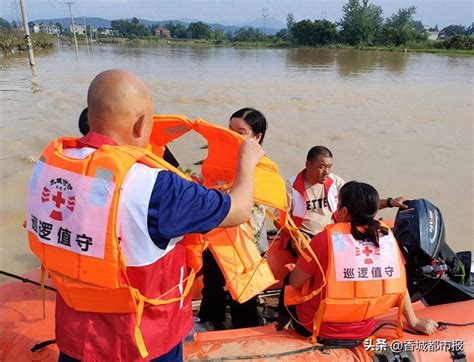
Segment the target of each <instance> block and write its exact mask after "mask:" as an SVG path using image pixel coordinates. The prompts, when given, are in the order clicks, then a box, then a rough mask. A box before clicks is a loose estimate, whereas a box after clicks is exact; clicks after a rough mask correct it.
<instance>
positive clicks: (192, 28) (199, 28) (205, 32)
mask: <svg viewBox="0 0 474 362" xmlns="http://www.w3.org/2000/svg"><path fill="white" fill-rule="evenodd" d="M188 33H189V34H190V35H191V38H192V39H210V38H211V33H212V29H211V27H210V26H209V25H207V24H204V23H203V22H202V21H198V22H196V23H191V24H189V27H188Z"/></svg>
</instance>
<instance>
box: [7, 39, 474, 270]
mask: <svg viewBox="0 0 474 362" xmlns="http://www.w3.org/2000/svg"><path fill="white" fill-rule="evenodd" d="M36 61H37V68H38V70H37V74H36V75H35V76H32V75H31V72H30V70H29V67H28V62H27V58H26V54H23V55H20V56H11V57H3V58H2V57H1V56H0V111H1V113H0V117H1V118H0V120H1V121H0V220H1V221H0V269H3V270H7V271H10V272H14V273H24V272H26V271H28V270H29V269H31V268H32V266H35V265H37V263H36V260H35V258H34V257H33V256H32V254H31V253H30V252H29V249H28V245H27V240H26V233H25V231H24V229H23V228H22V226H21V225H22V223H23V220H24V209H25V194H26V189H27V182H28V178H29V176H30V174H31V171H32V168H33V163H32V162H31V161H33V160H34V158H35V157H37V156H38V154H39V153H40V151H41V149H42V148H43V147H44V146H45V145H46V144H47V142H48V141H50V140H51V139H53V138H55V137H58V136H61V135H78V130H77V118H78V116H79V113H80V112H81V110H82V109H83V108H84V107H85V105H86V92H87V87H88V85H89V83H90V81H91V80H92V78H93V77H94V76H95V75H96V74H97V73H98V72H100V71H102V70H105V69H109V68H125V69H128V70H130V71H132V72H134V73H136V74H138V75H139V76H140V77H142V78H143V79H144V80H146V82H147V84H148V85H149V87H150V89H151V91H152V95H153V97H154V104H155V112H156V113H161V114H167V113H168V114H170V113H173V114H185V115H187V116H188V117H189V118H191V119H194V118H197V117H201V118H204V119H206V120H208V121H212V122H215V123H218V124H221V125H227V124H228V118H229V116H230V115H231V114H232V113H233V112H234V111H236V110H237V109H239V108H242V107H245V106H250V107H255V108H257V109H259V110H261V111H262V112H263V113H264V114H265V115H266V117H267V119H268V121H269V130H268V133H267V135H266V137H265V144H264V148H265V150H266V152H267V154H268V155H269V156H270V158H272V159H273V160H274V161H276V162H277V163H278V165H279V167H280V171H281V173H282V175H283V176H284V177H285V178H286V177H289V176H292V175H293V174H295V173H297V172H298V171H299V170H300V169H302V168H303V167H304V163H305V158H306V153H307V151H308V149H309V148H310V147H312V146H314V145H325V146H327V147H328V148H330V149H331V150H332V151H333V154H334V161H335V165H334V168H333V172H334V173H336V174H338V175H340V176H341V177H343V178H344V179H345V180H346V181H349V180H353V179H356V180H359V181H365V182H368V183H370V184H372V185H374V186H375V187H376V188H377V189H378V190H379V192H380V194H381V196H382V197H388V196H391V197H396V196H399V195H404V196H406V197H407V198H420V197H423V198H426V199H428V200H430V201H431V202H433V203H434V204H435V205H437V206H438V207H439V208H440V209H441V211H442V213H443V216H444V221H445V225H446V230H447V240H448V242H449V243H450V245H451V247H452V248H453V249H454V250H456V251H460V250H473V249H474V248H473V236H474V228H473V188H474V186H473V177H474V169H473V158H474V156H473V121H474V117H473V76H474V58H472V57H452V56H445V55H433V54H421V53H420V54H410V53H392V52H375V51H373V52H372V51H355V50H321V49H236V48H194V47H175V46H161V47H142V48H134V47H123V46H94V47H93V49H92V50H91V54H90V55H88V54H87V51H86V49H85V48H81V49H80V59H79V61H76V59H75V55H74V51H73V50H72V49H71V48H69V47H62V46H60V47H59V48H58V49H56V50H52V51H48V52H43V53H37V58H36ZM203 143H204V142H203V141H202V140H201V139H199V138H198V137H197V136H187V137H186V138H185V139H184V140H180V141H178V142H176V143H174V144H172V145H171V146H170V148H171V149H172V151H173V153H175V154H176V155H177V158H178V159H179V160H180V162H181V164H182V165H183V166H184V167H188V166H192V164H193V162H195V161H198V160H200V159H202V158H203V157H204V152H205V151H203V150H200V149H199V147H200V146H201V145H202V144H203ZM381 214H382V216H389V217H394V215H395V211H394V210H393V209H392V210H388V211H384V212H382V213H381Z"/></svg>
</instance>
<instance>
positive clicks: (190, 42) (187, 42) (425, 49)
mask: <svg viewBox="0 0 474 362" xmlns="http://www.w3.org/2000/svg"><path fill="white" fill-rule="evenodd" d="M440 42H441V41H429V42H427V43H426V44H425V43H412V44H407V45H402V46H393V45H387V46H368V45H367V46H365V45H359V46H350V45H347V44H330V45H326V46H319V47H309V46H299V45H295V44H292V43H290V42H288V41H285V40H281V39H279V40H272V41H266V42H236V41H230V40H227V39H218V40H216V39H161V38H156V37H144V38H136V39H128V38H120V37H113V38H112V37H111V38H101V39H99V40H98V43H99V44H120V45H132V46H140V45H153V44H156V45H178V46H200V47H234V48H256V49H261V48H284V49H286V48H317V49H354V50H364V51H366V50H369V51H388V52H402V53H406V52H415V53H432V54H446V55H460V56H474V49H446V48H442V47H435V45H436V46H440V45H441V43H440Z"/></svg>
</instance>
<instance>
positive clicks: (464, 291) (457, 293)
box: [393, 199, 474, 305]
mask: <svg viewBox="0 0 474 362" xmlns="http://www.w3.org/2000/svg"><path fill="white" fill-rule="evenodd" d="M406 205H407V206H408V209H405V210H402V209H400V210H399V211H398V213H397V216H396V218H395V227H394V229H393V232H394V235H395V237H396V238H397V240H398V243H399V245H400V249H401V250H402V253H403V256H404V257H405V260H406V265H405V266H406V271H407V284H408V290H409V292H410V295H411V296H412V299H413V298H415V299H421V298H424V300H425V301H426V302H427V303H428V304H429V305H437V304H444V303H451V302H458V301H463V300H470V299H474V289H473V288H472V287H470V269H471V252H470V251H465V252H460V253H455V252H454V251H453V250H452V249H451V248H450V247H449V246H448V244H446V241H445V229H444V222H443V217H442V215H441V211H440V210H439V209H438V208H437V207H436V206H434V205H433V204H432V203H431V202H429V201H427V200H424V199H418V200H411V201H408V202H406Z"/></svg>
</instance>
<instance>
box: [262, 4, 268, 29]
mask: <svg viewBox="0 0 474 362" xmlns="http://www.w3.org/2000/svg"><path fill="white" fill-rule="evenodd" d="M262 16H263V34H264V35H267V16H268V8H263V9H262Z"/></svg>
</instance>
